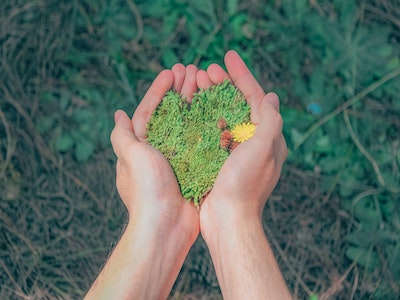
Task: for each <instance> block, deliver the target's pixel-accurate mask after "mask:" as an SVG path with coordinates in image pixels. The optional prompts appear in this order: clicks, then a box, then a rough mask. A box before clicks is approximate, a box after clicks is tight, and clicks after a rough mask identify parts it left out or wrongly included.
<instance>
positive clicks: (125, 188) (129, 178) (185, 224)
mask: <svg viewBox="0 0 400 300" xmlns="http://www.w3.org/2000/svg"><path fill="white" fill-rule="evenodd" d="M196 72H197V68H196V67H195V66H192V65H190V66H187V67H184V66H183V65H181V64H177V65H175V66H174V67H173V68H172V70H164V71H162V72H161V73H160V74H159V75H158V76H157V78H156V79H155V80H154V82H153V83H152V85H151V87H150V88H149V90H148V91H147V93H146V95H145V96H144V98H143V100H142V102H141V103H140V105H139V106H138V108H137V109H136V111H135V113H134V116H133V118H132V120H130V119H129V117H128V116H127V115H126V113H125V112H123V111H117V112H116V113H115V128H114V130H113V132H112V134H111V142H112V145H113V148H114V152H115V154H116V156H117V158H118V160H117V189H118V192H119V194H120V196H121V199H122V201H123V202H124V204H125V206H126V208H127V210H128V213H129V222H130V223H131V222H134V223H136V224H137V223H140V224H143V225H144V227H145V228H158V227H157V225H158V226H162V227H164V229H165V226H168V227H174V226H178V227H179V229H180V230H184V231H185V232H187V234H188V237H189V239H190V241H191V242H192V243H193V242H194V241H195V239H196V238H197V236H198V234H199V216H198V213H197V211H196V209H195V208H194V206H193V205H192V204H191V203H189V202H188V201H186V200H185V199H184V198H183V196H182V194H181V192H180V189H179V186H178V183H177V180H176V177H175V175H174V173H173V171H172V169H171V166H170V165H169V163H168V161H167V160H166V159H165V158H164V156H163V155H162V153H161V152H159V151H158V150H156V149H154V148H153V147H152V146H150V145H149V144H148V143H147V142H146V136H147V126H146V124H147V122H148V121H149V120H150V118H151V115H152V113H153V111H154V110H155V109H156V107H157V106H158V104H159V103H160V102H161V101H162V98H163V96H164V95H165V93H166V92H167V91H168V90H170V89H171V88H174V89H175V90H176V91H177V92H181V93H183V94H184V96H186V97H187V98H188V100H190V99H191V97H192V95H193V93H194V92H195V91H196V90H197V85H196Z"/></svg>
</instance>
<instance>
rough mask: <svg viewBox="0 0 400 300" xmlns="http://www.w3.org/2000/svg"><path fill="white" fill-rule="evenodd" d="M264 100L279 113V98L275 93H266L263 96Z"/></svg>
mask: <svg viewBox="0 0 400 300" xmlns="http://www.w3.org/2000/svg"><path fill="white" fill-rule="evenodd" d="M264 100H265V101H267V102H269V103H270V104H271V105H272V106H273V107H275V109H276V110H277V111H279V97H278V95H277V94H275V93H272V92H271V93H268V94H267V95H265V96H264Z"/></svg>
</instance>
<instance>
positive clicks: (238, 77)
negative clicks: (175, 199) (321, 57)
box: [197, 51, 291, 299]
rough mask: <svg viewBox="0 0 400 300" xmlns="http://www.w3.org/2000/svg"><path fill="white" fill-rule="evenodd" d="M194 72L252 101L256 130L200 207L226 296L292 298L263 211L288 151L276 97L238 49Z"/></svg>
mask: <svg viewBox="0 0 400 300" xmlns="http://www.w3.org/2000/svg"><path fill="white" fill-rule="evenodd" d="M225 64H226V67H227V70H228V73H226V72H225V71H224V70H223V69H222V68H221V67H219V66H218V65H215V64H214V65H211V66H210V67H209V68H208V69H207V72H205V71H199V72H198V73H197V84H198V86H199V87H200V88H207V87H208V86H210V85H213V84H217V83H220V82H222V81H223V80H224V79H230V80H231V81H232V82H233V84H235V85H236V87H238V88H239V89H240V90H241V91H242V93H243V94H244V95H245V98H246V100H247V102H248V103H249V105H250V107H251V115H250V117H251V121H252V122H253V124H255V125H256V126H257V127H256V132H255V135H254V136H253V137H252V138H250V139H249V140H247V141H246V142H244V143H242V144H240V145H238V146H237V147H236V148H235V150H233V151H232V153H231V154H230V156H229V157H228V158H227V160H226V161H225V163H224V165H223V166H222V168H221V170H220V172H219V174H218V176H217V179H216V181H215V183H214V186H213V188H212V190H211V192H210V193H209V194H208V196H207V197H206V199H205V200H204V202H203V204H202V207H201V210H200V228H201V234H202V236H203V237H204V240H205V242H206V244H207V246H208V248H209V251H210V254H211V258H212V260H213V263H214V267H215V272H216V274H217V278H218V282H219V284H220V288H221V291H222V295H223V296H224V298H226V299H291V295H290V292H289V290H288V288H287V286H286V283H285V280H284V278H283V276H282V274H281V271H280V269H279V266H278V264H277V262H276V259H275V256H274V254H273V252H272V249H271V248H270V246H269V244H268V241H267V239H266V237H265V233H264V230H263V224H262V212H263V209H264V206H265V203H266V201H267V198H268V197H269V196H270V194H271V192H272V190H273V189H274V188H275V185H276V184H277V182H278V179H279V177H280V173H281V169H282V165H283V162H284V160H285V159H286V156H287V148H286V143H285V139H284V138H283V135H282V125H283V124H282V117H281V115H280V114H279V99H278V97H277V96H276V95H275V94H273V93H268V94H265V92H264V91H263V89H262V88H261V86H260V85H259V84H258V82H257V81H256V80H255V78H254V77H253V75H252V74H251V73H250V71H249V69H248V68H247V67H246V65H245V64H244V62H243V61H242V59H241V58H240V57H239V55H238V54H237V53H236V52H234V51H229V52H228V53H227V54H226V56H225Z"/></svg>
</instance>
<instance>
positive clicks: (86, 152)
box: [75, 139, 95, 162]
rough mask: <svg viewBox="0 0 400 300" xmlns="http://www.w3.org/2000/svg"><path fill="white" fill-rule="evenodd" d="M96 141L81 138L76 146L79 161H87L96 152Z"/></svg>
mask: <svg viewBox="0 0 400 300" xmlns="http://www.w3.org/2000/svg"><path fill="white" fill-rule="evenodd" d="M94 148H95V146H94V143H93V142H92V141H90V140H84V139H82V140H80V141H79V142H78V144H77V145H76V148H75V157H76V159H77V160H78V161H79V162H85V161H87V160H88V159H89V158H90V157H91V156H92V154H93V152H94Z"/></svg>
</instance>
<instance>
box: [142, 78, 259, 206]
mask: <svg viewBox="0 0 400 300" xmlns="http://www.w3.org/2000/svg"><path fill="white" fill-rule="evenodd" d="M254 129H255V126H254V125H253V124H251V123H250V107H249V105H248V104H247V102H246V100H245V98H244V96H243V94H242V93H241V92H240V91H239V90H238V89H237V88H236V87H235V86H233V85H232V84H231V83H229V82H228V81H226V82H224V83H222V84H219V85H215V86H212V87H211V88H209V89H207V90H205V91H202V92H200V93H198V94H195V95H194V98H193V100H192V104H190V105H189V104H188V103H187V102H186V100H185V99H184V98H183V97H182V96H181V95H180V94H178V93H176V92H173V91H170V92H168V93H167V94H166V96H165V97H164V98H163V101H162V102H161V103H160V105H159V107H158V108H157V109H156V111H155V112H154V113H153V115H152V117H151V120H150V122H149V123H148V141H149V143H150V144H151V145H153V146H154V147H155V148H156V149H158V150H160V151H161V152H162V153H163V154H164V156H165V157H166V158H167V159H168V160H169V162H170V164H171V166H172V169H173V170H174V172H175V175H176V177H177V180H178V183H179V185H180V188H181V191H182V195H183V196H184V197H185V199H187V200H189V201H193V202H194V204H195V205H196V207H199V206H200V204H201V200H202V198H203V197H204V196H205V195H206V194H207V192H209V191H210V189H211V188H212V186H213V184H214V181H215V179H216V177H217V175H218V172H219V170H220V169H221V167H222V165H223V163H224V161H225V160H226V158H227V157H228V155H229V153H230V152H231V151H232V150H233V149H234V148H235V147H236V146H237V144H238V143H241V142H244V141H245V140H247V139H249V138H250V137H251V136H252V135H253V134H254V131H255V130H254Z"/></svg>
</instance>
